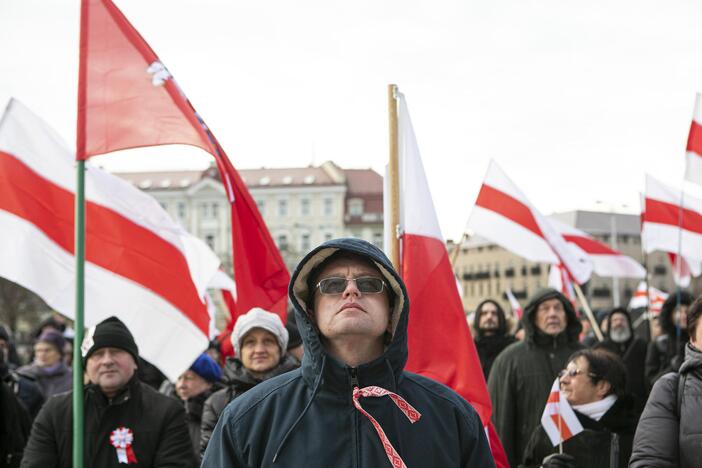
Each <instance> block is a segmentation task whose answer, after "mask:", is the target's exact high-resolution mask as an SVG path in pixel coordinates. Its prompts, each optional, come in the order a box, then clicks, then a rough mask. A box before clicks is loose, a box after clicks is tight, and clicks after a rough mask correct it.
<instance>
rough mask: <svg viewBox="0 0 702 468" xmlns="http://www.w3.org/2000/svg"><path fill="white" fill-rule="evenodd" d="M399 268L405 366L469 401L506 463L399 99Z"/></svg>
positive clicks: (404, 106)
mask: <svg viewBox="0 0 702 468" xmlns="http://www.w3.org/2000/svg"><path fill="white" fill-rule="evenodd" d="M398 100H399V113H398V136H399V138H398V149H399V154H400V206H401V207H400V223H401V226H400V232H401V233H402V237H401V241H402V249H401V251H402V258H401V267H400V272H401V275H402V278H403V279H404V281H405V284H406V285H407V293H408V294H409V300H410V304H411V307H412V311H411V314H410V321H409V328H408V349H409V356H408V359H407V370H409V371H412V372H416V373H418V374H422V375H425V376H427V377H430V378H432V379H435V380H438V381H439V382H442V383H444V384H446V385H448V386H449V387H451V388H453V389H454V390H455V391H456V392H458V393H459V394H460V395H461V396H462V397H463V398H465V399H466V400H467V401H468V402H470V403H471V404H472V405H473V407H474V408H475V410H476V411H477V412H478V414H479V415H480V419H481V420H482V422H483V424H484V425H485V426H486V429H487V432H488V437H489V440H490V447H491V450H492V454H493V458H494V459H495V461H496V464H497V466H507V465H506V456H505V453H504V449H503V448H502V444H501V443H500V441H499V438H498V437H497V434H496V432H495V431H494V429H492V423H491V422H490V415H491V412H492V405H491V403H490V396H489V394H488V391H487V385H486V384H485V378H484V377H483V372H482V369H481V366H480V360H479V358H478V353H477V351H476V349H475V344H474V342H473V338H472V337H471V334H470V331H469V329H468V324H467V322H466V317H465V313H464V311H463V305H462V302H461V297H460V295H459V291H458V289H457V288H456V280H455V277H454V274H453V271H452V268H451V263H450V261H449V257H448V252H447V250H446V245H445V244H444V239H443V236H442V234H441V230H440V228H439V222H438V219H437V217H436V211H435V210H434V203H433V201H432V198H431V192H430V191H429V185H428V183H427V179H426V175H425V173H424V166H423V164H422V160H421V156H420V154H419V148H418V146H417V141H416V138H415V135H414V130H413V128H412V122H411V120H410V116H409V111H408V109H407V103H406V102H405V99H404V97H403V96H401V95H400V96H399V97H398Z"/></svg>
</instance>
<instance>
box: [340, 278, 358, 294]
mask: <svg viewBox="0 0 702 468" xmlns="http://www.w3.org/2000/svg"><path fill="white" fill-rule="evenodd" d="M351 295H355V296H360V295H361V291H359V290H358V287H357V286H356V281H354V280H346V289H344V294H343V297H349V296H351Z"/></svg>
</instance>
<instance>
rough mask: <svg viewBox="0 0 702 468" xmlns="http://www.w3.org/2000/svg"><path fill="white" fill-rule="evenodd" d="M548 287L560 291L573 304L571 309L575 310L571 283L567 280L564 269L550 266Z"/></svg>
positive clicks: (558, 266)
mask: <svg viewBox="0 0 702 468" xmlns="http://www.w3.org/2000/svg"><path fill="white" fill-rule="evenodd" d="M548 286H549V287H550V288H553V289H555V290H556V291H560V292H561V294H563V295H564V296H565V297H567V298H568V300H569V301H570V302H571V304H573V308H574V309H575V310H577V307H576V304H575V290H574V289H573V282H572V281H571V280H570V278H568V272H567V271H566V270H565V268H563V267H562V266H561V265H551V269H550V270H549V272H548Z"/></svg>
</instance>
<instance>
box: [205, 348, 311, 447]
mask: <svg viewBox="0 0 702 468" xmlns="http://www.w3.org/2000/svg"><path fill="white" fill-rule="evenodd" d="M299 366H300V365H299V362H298V361H297V359H295V358H294V357H293V356H291V355H289V354H286V355H284V356H283V359H282V360H281V361H280V362H279V363H278V365H277V366H276V367H274V368H273V369H271V370H270V372H268V373H266V374H265V375H263V376H261V377H260V378H259V377H254V376H253V375H251V373H250V372H249V371H248V370H246V368H245V367H244V365H243V364H242V362H241V361H240V360H238V359H236V358H232V357H228V358H227V362H226V364H225V365H224V371H223V372H222V382H223V383H224V385H225V388H222V389H219V390H217V391H216V392H214V393H213V394H212V395H211V396H210V397H209V398H208V399H207V400H206V401H205V405H204V408H203V410H202V422H201V423H200V431H199V432H200V440H199V442H198V451H199V453H200V456H202V455H204V454H205V450H206V449H207V444H209V442H210V437H212V431H214V428H215V425H216V424H217V421H219V417H220V416H221V415H222V411H224V408H225V407H226V406H227V405H228V404H229V402H231V401H232V400H233V399H234V398H236V397H238V396H240V395H243V394H244V393H245V392H246V391H247V390H250V389H252V388H254V387H255V386H256V385H258V384H260V383H261V382H263V381H264V380H268V379H271V378H273V377H277V376H279V375H281V374H284V373H286V372H290V371H291V370H294V369H297V368H298V367H299Z"/></svg>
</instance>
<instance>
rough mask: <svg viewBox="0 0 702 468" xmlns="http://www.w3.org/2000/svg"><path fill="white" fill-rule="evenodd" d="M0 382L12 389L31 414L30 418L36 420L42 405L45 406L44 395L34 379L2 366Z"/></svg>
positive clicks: (0, 368) (0, 367)
mask: <svg viewBox="0 0 702 468" xmlns="http://www.w3.org/2000/svg"><path fill="white" fill-rule="evenodd" d="M0 381H2V382H3V383H4V384H5V385H7V386H8V387H10V388H11V389H12V391H13V393H14V394H15V396H16V397H17V399H18V400H19V402H20V403H21V404H22V406H23V407H24V409H25V410H27V412H28V413H29V417H30V418H32V420H34V418H35V417H36V416H37V413H39V410H40V409H41V405H43V404H44V394H43V393H42V391H41V389H40V388H39V385H37V383H36V382H35V381H34V379H33V378H32V377H30V376H28V375H24V374H21V373H19V372H18V371H14V370H11V369H10V368H9V366H8V365H4V366H0Z"/></svg>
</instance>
